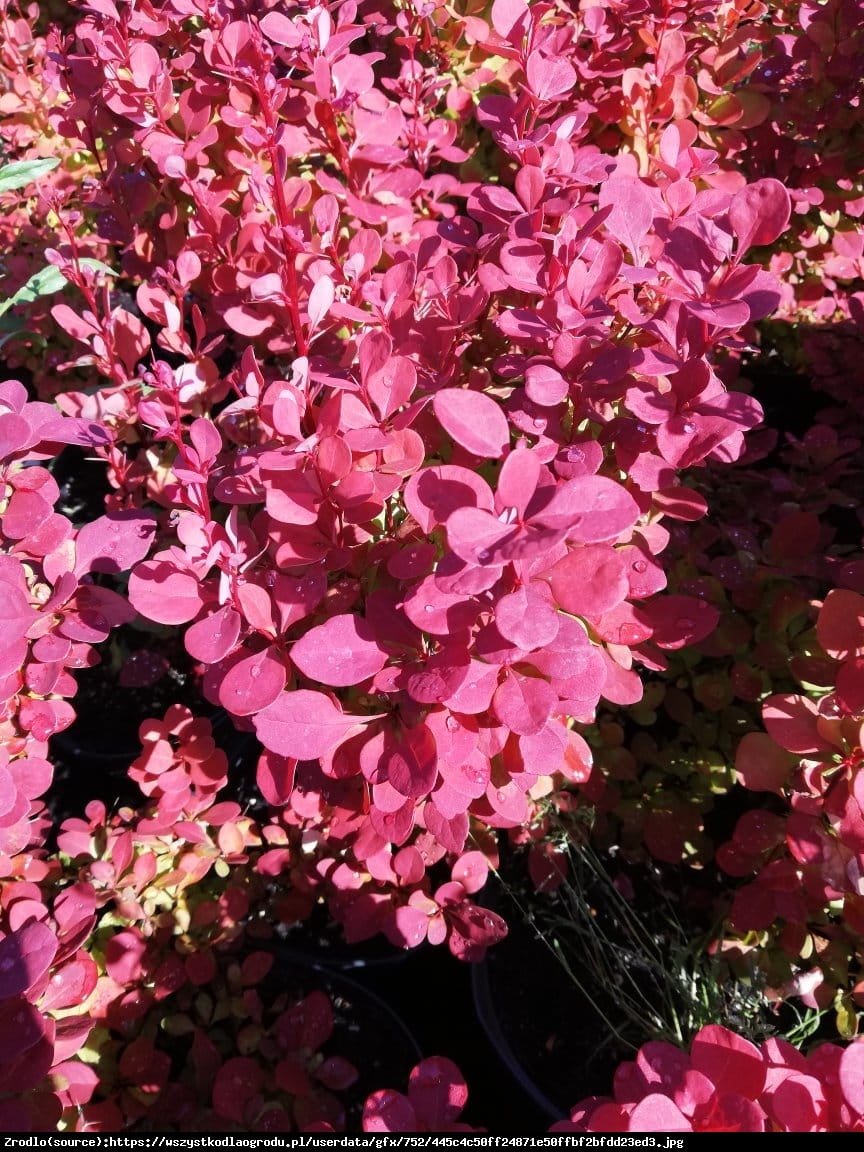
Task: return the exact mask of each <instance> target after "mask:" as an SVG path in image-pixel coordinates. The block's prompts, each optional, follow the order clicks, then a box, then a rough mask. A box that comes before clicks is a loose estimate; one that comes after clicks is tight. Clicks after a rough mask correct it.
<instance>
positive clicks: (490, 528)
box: [447, 508, 518, 564]
mask: <svg viewBox="0 0 864 1152" xmlns="http://www.w3.org/2000/svg"><path fill="white" fill-rule="evenodd" d="M517 532H518V529H517V528H514V527H513V526H512V525H510V524H503V523H502V522H501V521H500V520H499V519H498V518H497V517H495V516H493V515H492V513H491V512H484V511H483V509H482V508H459V509H457V510H456V511H455V512H454V513H453V515H452V516H451V517H450V519H449V520H448V521H447V540H448V543H449V544H450V547H451V548H452V549H453V551H454V552H455V553H456V555H457V556H459V557H460V559H462V560H465V561H467V562H468V563H469V564H500V563H502V562H503V561H502V559H501V558H500V556H499V553H500V551H501V548H502V546H503V545H505V544H506V543H507V542H509V541H511V540H512V539H513V538H515V536H516V534H517Z"/></svg>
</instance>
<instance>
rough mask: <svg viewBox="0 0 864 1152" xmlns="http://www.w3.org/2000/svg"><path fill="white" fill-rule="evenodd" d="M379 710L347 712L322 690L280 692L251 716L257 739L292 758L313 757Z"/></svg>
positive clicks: (333, 745)
mask: <svg viewBox="0 0 864 1152" xmlns="http://www.w3.org/2000/svg"><path fill="white" fill-rule="evenodd" d="M381 715H382V713H377V714H374V715H369V716H348V715H346V714H345V713H344V712H342V711H341V709H340V708H339V707H338V706H337V705H336V704H334V703H333V701H332V700H331V699H330V697H329V696H325V695H324V693H323V692H308V691H306V690H305V689H299V690H297V691H294V692H283V693H282V695H281V696H279V697H278V698H277V699H276V700H274V702H273V703H272V704H271V705H270V706H269V707H268V708H265V709H264V711H263V712H259V713H258V715H257V716H256V717H255V719H254V724H255V731H256V732H257V733H258V739H259V740H260V741H261V743H262V744H263V745H264V747H265V748H269V749H270V751H271V752H278V753H279V754H280V755H282V756H290V757H292V758H293V759H296V760H317V759H318V757H319V756H326V755H327V753H328V752H332V751H333V749H334V748H335V747H336V746H337V745H338V744H341V743H342V741H343V740H344V739H346V737H347V736H348V734H349V733H350V732H351V730H352V728H355V727H356V726H357V725H360V724H367V723H368V722H369V721H370V720H377V719H380V716H381Z"/></svg>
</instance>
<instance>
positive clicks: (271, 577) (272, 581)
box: [264, 572, 276, 588]
mask: <svg viewBox="0 0 864 1152" xmlns="http://www.w3.org/2000/svg"><path fill="white" fill-rule="evenodd" d="M264 582H265V584H266V585H267V587H268V588H274V587H275V586H276V573H275V572H268V573H267V578H266V580H265V581H264Z"/></svg>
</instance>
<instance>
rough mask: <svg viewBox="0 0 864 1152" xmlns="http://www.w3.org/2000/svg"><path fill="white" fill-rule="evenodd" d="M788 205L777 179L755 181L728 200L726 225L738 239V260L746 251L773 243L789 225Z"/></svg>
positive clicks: (789, 205) (790, 204)
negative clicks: (729, 201)
mask: <svg viewBox="0 0 864 1152" xmlns="http://www.w3.org/2000/svg"><path fill="white" fill-rule="evenodd" d="M791 207H792V202H791V200H790V198H789V193H788V192H787V191H786V189H785V188H784V186H783V185H782V184H781V183H780V181H779V180H772V179H766V180H757V181H756V183H755V184H748V185H747V186H746V187H745V188H742V189H741V190H740V191H739V192H736V193H735V195H734V196H733V197H732V203H731V204H730V206H729V222H730V224H731V225H732V229H733V231H734V232H735V235H736V237H737V238H738V249H737V255H738V259H739V260H740V259H741V257H742V256H743V255H744V253H745V252H746V251H747V249H748V248H752V247H753V246H754V245H755V246H756V247H757V248H762V247H764V246H765V245H766V244H773V243H774V241H775V240H776V239H777V237H778V236H781V235H782V234H783V233H784V232H785V231H786V229H787V228H788V226H789V216H790V212H791Z"/></svg>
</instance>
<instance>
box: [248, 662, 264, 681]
mask: <svg viewBox="0 0 864 1152" xmlns="http://www.w3.org/2000/svg"><path fill="white" fill-rule="evenodd" d="M260 675H261V666H260V665H259V664H253V665H252V667H251V668H250V669H249V676H250V677H251V679H253V680H257V679H258V677H259V676H260Z"/></svg>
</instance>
